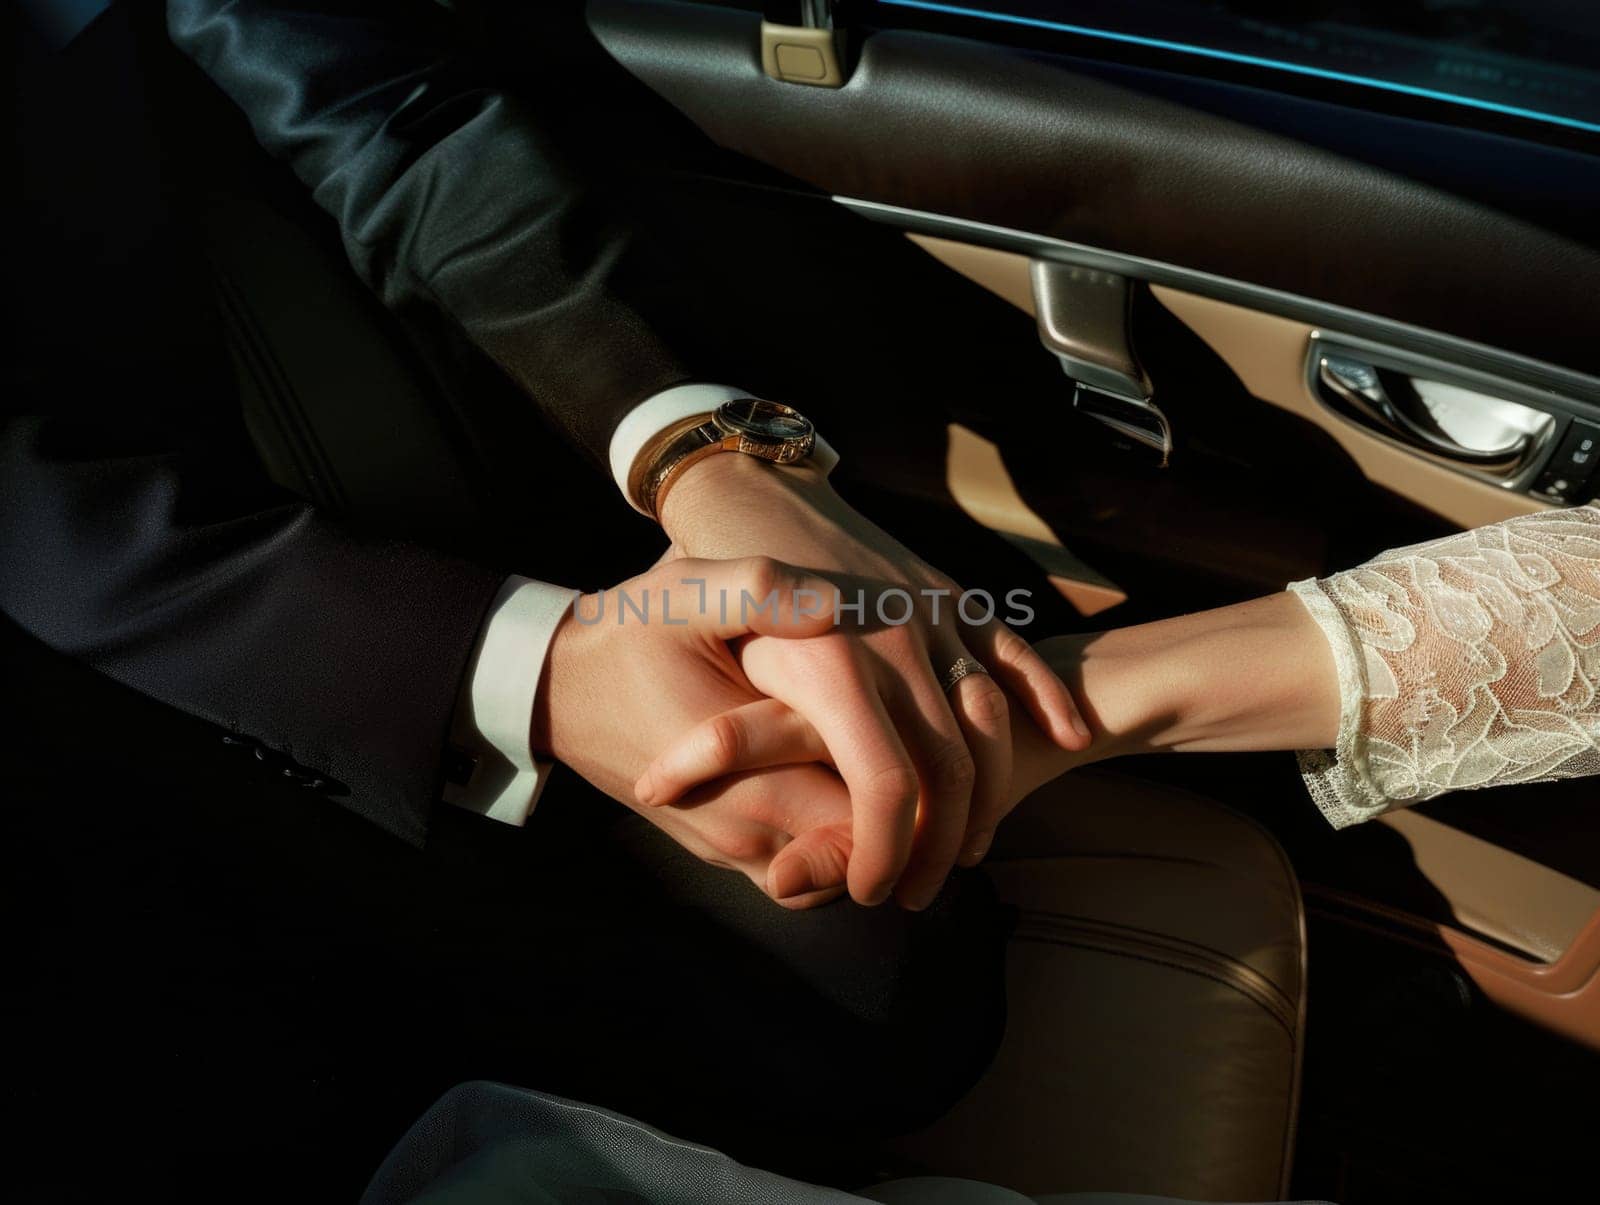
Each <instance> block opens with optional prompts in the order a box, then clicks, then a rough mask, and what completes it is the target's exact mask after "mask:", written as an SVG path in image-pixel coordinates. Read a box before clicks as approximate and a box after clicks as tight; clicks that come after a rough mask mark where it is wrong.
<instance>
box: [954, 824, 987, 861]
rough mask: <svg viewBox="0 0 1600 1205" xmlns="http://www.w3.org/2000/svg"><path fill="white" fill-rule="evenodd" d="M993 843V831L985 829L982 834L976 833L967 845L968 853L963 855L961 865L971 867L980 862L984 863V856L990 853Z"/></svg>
mask: <svg viewBox="0 0 1600 1205" xmlns="http://www.w3.org/2000/svg"><path fill="white" fill-rule="evenodd" d="M993 842H994V833H993V831H991V830H989V829H985V830H984V831H983V832H981V833H975V834H974V835H973V838H972V840H971V841H970V842H968V844H967V851H966V853H964V854H962V855H961V865H963V866H969V867H970V866H976V865H977V864H978V863H979V862H981V861H983V856H984V855H985V854H987V853H988V852H989V846H990V845H991V844H993Z"/></svg>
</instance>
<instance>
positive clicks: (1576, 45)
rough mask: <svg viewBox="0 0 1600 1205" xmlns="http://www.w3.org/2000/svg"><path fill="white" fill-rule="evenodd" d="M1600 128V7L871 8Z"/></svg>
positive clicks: (1154, 4) (1528, 3)
mask: <svg viewBox="0 0 1600 1205" xmlns="http://www.w3.org/2000/svg"><path fill="white" fill-rule="evenodd" d="M872 7H873V8H875V9H876V10H878V16H879V17H880V18H882V19H884V20H885V22H886V23H889V22H890V21H892V15H893V12H894V10H901V11H902V12H909V11H912V10H917V11H921V12H923V13H929V14H942V15H945V16H950V17H963V18H968V19H972V20H982V21H987V22H990V23H992V24H993V25H995V26H997V27H998V26H1009V27H1011V28H1012V29H1013V30H1032V31H1036V32H1050V31H1054V32H1056V33H1059V34H1062V35H1070V36H1074V37H1079V38H1087V39H1094V40H1097V41H1099V42H1101V43H1102V44H1120V45H1122V46H1125V47H1138V48H1144V49H1147V50H1154V51H1163V52H1172V53H1177V54H1182V55H1186V56H1189V57H1190V58H1191V59H1192V60H1193V61H1194V62H1195V63H1199V62H1209V63H1211V64H1214V65H1217V66H1223V65H1229V64H1231V65H1233V66H1236V67H1240V68H1246V69H1254V70H1258V71H1259V70H1263V69H1265V70H1267V71H1273V72H1279V73H1281V74H1282V76H1283V79H1284V81H1285V82H1286V83H1287V82H1289V81H1290V80H1292V79H1293V78H1294V77H1299V78H1300V79H1302V80H1306V79H1311V80H1323V81H1331V82H1333V83H1342V84H1353V85H1359V86H1362V87H1366V88H1369V89H1375V90H1377V91H1379V92H1384V93H1388V94H1389V95H1391V96H1394V97H1396V98H1399V97H1412V98H1421V99H1423V100H1433V101H1443V102H1447V103H1450V104H1453V105H1457V106H1461V107H1463V108H1465V109H1466V110H1469V111H1471V110H1476V111H1477V112H1478V113H1480V114H1484V115H1488V114H1498V115H1500V116H1502V117H1504V116H1508V115H1509V116H1512V117H1520V118H1527V119H1531V120H1534V121H1539V122H1545V123H1549V124H1551V125H1555V126H1562V127H1566V128H1568V129H1576V130H1583V131H1592V132H1600V3H1596V0H962V2H959V3H945V2H944V0H877V3H875V4H874V5H873V6H872Z"/></svg>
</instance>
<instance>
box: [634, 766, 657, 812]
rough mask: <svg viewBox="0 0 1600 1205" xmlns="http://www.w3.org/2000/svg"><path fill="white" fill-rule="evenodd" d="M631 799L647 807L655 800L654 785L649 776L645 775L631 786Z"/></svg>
mask: <svg viewBox="0 0 1600 1205" xmlns="http://www.w3.org/2000/svg"><path fill="white" fill-rule="evenodd" d="M633 797H634V798H635V799H637V800H638V801H639V802H640V803H642V804H644V805H645V806H647V807H648V806H649V805H650V804H651V803H652V802H653V801H654V800H655V797H656V784H655V782H654V781H653V780H652V779H651V777H650V775H648V774H646V775H645V776H644V777H643V778H641V779H640V780H639V781H638V782H636V783H634V784H633Z"/></svg>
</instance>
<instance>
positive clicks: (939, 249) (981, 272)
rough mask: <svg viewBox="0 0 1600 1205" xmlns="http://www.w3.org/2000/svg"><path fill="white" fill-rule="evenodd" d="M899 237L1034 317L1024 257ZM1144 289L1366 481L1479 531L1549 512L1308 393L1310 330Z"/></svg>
mask: <svg viewBox="0 0 1600 1205" xmlns="http://www.w3.org/2000/svg"><path fill="white" fill-rule="evenodd" d="M906 237H907V238H909V239H910V240H911V241H912V242H914V243H915V244H916V245H917V246H919V247H921V248H922V249H923V250H924V251H926V252H927V253H928V254H929V255H932V256H933V257H934V258H935V259H937V260H939V261H940V262H941V263H943V264H945V265H946V266H947V267H950V268H952V269H954V270H955V271H957V272H959V273H961V275H963V276H965V277H967V278H968V279H969V280H971V281H973V282H975V283H976V284H979V285H982V286H983V287H984V288H986V289H988V290H989V291H990V292H991V293H994V294H995V295H996V296H998V297H1002V298H1004V299H1005V300H1006V301H1009V302H1010V303H1011V304H1012V305H1014V306H1016V307H1017V308H1018V309H1020V310H1023V311H1025V312H1026V313H1028V314H1033V313H1034V304H1033V285H1032V281H1031V279H1030V276H1029V263H1030V260H1029V258H1028V257H1027V256H1026V255H1021V254H1018V253H1017V252H1014V251H998V250H996V249H994V248H992V247H980V246H975V245H973V244H971V243H961V242H956V241H953V240H951V239H942V238H936V237H933V236H932V235H924V234H908V235H907V236H906ZM1150 291H1151V293H1152V294H1154V296H1155V297H1156V299H1157V300H1158V301H1160V302H1161V304H1162V305H1164V306H1166V308H1167V309H1168V310H1170V311H1171V312H1172V313H1173V314H1174V315H1176V316H1177V318H1178V319H1179V320H1180V321H1182V322H1183V323H1184V324H1185V325H1186V326H1188V327H1189V329H1190V330H1192V331H1194V333H1195V334H1196V335H1198V336H1199V337H1200V338H1201V339H1203V340H1204V341H1205V343H1206V345H1207V346H1209V347H1210V348H1211V350H1212V351H1214V352H1216V353H1217V355H1218V356H1219V357H1220V358H1221V359H1222V360H1223V362H1224V363H1226V364H1227V365H1228V367H1229V368H1231V369H1232V370H1233V372H1234V374H1235V375H1236V376H1237V377H1238V378H1239V380H1240V381H1241V382H1242V383H1243V385H1244V387H1245V388H1246V389H1247V390H1249V392H1250V393H1251V394H1252V395H1253V396H1254V397H1256V398H1258V399H1260V400H1261V401H1263V402H1266V403H1268V404H1269V405H1272V406H1276V407H1277V408H1278V409H1280V410H1286V411H1288V412H1289V413H1291V414H1295V415H1298V416H1299V417H1301V418H1303V419H1305V420H1306V421H1308V422H1310V423H1313V424H1315V425H1316V426H1318V427H1320V428H1322V429H1323V430H1324V431H1326V432H1327V433H1328V434H1329V435H1330V436H1332V437H1333V439H1334V440H1336V441H1337V442H1338V444H1339V446H1340V447H1342V448H1343V449H1344V450H1345V452H1346V453H1347V454H1348V455H1349V456H1350V458H1351V459H1352V460H1353V461H1355V463H1356V464H1357V466H1358V467H1359V468H1360V469H1361V471H1362V473H1363V474H1364V475H1365V476H1366V477H1367V479H1368V480H1369V481H1372V482H1373V483H1374V484H1376V485H1380V486H1382V487H1384V488H1385V489H1388V490H1391V491H1393V492H1394V493H1396V494H1399V495H1400V496H1401V497H1404V498H1407V499H1409V500H1410V501H1412V502H1415V503H1416V504H1417V505H1419V506H1423V507H1426V508H1427V509H1428V510H1431V511H1433V512H1434V513H1435V514H1438V515H1440V516H1442V517H1443V518H1446V519H1449V520H1450V521H1452V522H1454V523H1456V524H1459V525H1460V526H1462V527H1481V526H1483V525H1484V524H1487V523H1496V522H1499V521H1500V520H1502V519H1508V518H1510V517H1512V516H1513V515H1522V514H1530V513H1532V512H1534V511H1539V510H1545V509H1548V507H1547V506H1546V504H1545V503H1543V502H1539V501H1537V500H1535V499H1533V498H1530V497H1528V496H1526V495H1524V494H1515V493H1511V492H1510V491H1508V490H1503V489H1500V488H1499V487H1497V486H1493V485H1489V484H1488V483H1486V482H1482V481H1478V480H1476V479H1474V478H1472V477H1468V476H1465V475H1463V474H1461V473H1458V472H1456V471H1454V470H1453V469H1450V468H1446V467H1445V466H1443V465H1441V464H1436V463H1434V462H1433V461H1430V460H1426V459H1423V458H1422V457H1419V456H1414V455H1412V454H1411V453H1410V452H1407V451H1405V450H1404V449H1401V448H1397V447H1395V446H1394V445H1393V444H1390V443H1388V442H1386V441H1384V440H1382V439H1380V438H1379V437H1377V436H1376V435H1372V434H1370V433H1368V432H1366V431H1363V430H1362V429H1361V428H1359V427H1357V426H1355V425H1354V424H1352V423H1349V422H1347V421H1345V420H1344V419H1342V418H1340V417H1339V416H1338V415H1336V414H1334V413H1333V412H1332V411H1330V410H1328V409H1327V408H1326V407H1325V406H1323V405H1322V404H1321V403H1320V402H1318V401H1317V399H1316V398H1315V397H1314V396H1312V393H1311V389H1310V386H1309V384H1308V382H1307V381H1306V377H1305V358H1306V354H1307V350H1308V347H1309V343H1310V339H1311V334H1312V331H1313V330H1314V329H1315V328H1314V327H1312V326H1309V325H1308V324H1306V323H1304V322H1299V321H1296V320H1295V319H1292V318H1282V317H1279V316H1278V315H1276V314H1267V313H1263V312H1261V311H1260V310H1253V309H1250V308H1248V307H1246V306H1240V305H1234V304H1233V303H1231V302H1226V301H1217V300H1215V299H1213V298H1210V297H1202V296H1200V295H1199V294H1196V293H1187V292H1184V291H1183V290H1181V289H1174V288H1169V287H1167V286H1166V285H1151V286H1150ZM1168 417H1169V418H1170V419H1171V420H1172V422H1173V425H1174V428H1175V430H1177V431H1178V432H1179V433H1180V434H1181V431H1182V428H1183V424H1184V422H1185V416H1184V413H1183V411H1182V410H1181V409H1173V408H1170V407H1169V408H1168Z"/></svg>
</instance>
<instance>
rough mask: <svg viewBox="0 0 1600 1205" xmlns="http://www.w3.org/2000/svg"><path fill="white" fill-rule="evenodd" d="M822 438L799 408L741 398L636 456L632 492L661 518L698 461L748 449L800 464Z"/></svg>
mask: <svg viewBox="0 0 1600 1205" xmlns="http://www.w3.org/2000/svg"><path fill="white" fill-rule="evenodd" d="M816 442H817V431H816V428H815V427H813V426H812V425H811V420H810V419H808V418H807V417H806V416H805V415H803V414H801V413H800V412H799V411H798V410H796V409H794V408H793V407H790V406H785V405H783V404H782V403H781V402H768V401H764V400H762V399H760V398H753V397H744V398H735V399H734V400H733V401H731V402H724V403H723V404H722V405H721V406H719V407H717V409H716V410H715V411H714V412H713V413H711V414H704V415H699V416H696V417H694V418H689V419H685V420H684V421H683V422H681V423H678V424H677V425H676V426H673V427H669V428H668V429H667V430H665V431H663V432H662V433H661V434H660V435H659V436H657V437H656V439H655V440H654V441H653V442H652V443H651V444H650V445H649V446H648V447H646V448H645V449H644V451H643V452H641V453H640V455H639V457H638V459H636V460H635V461H634V464H633V471H632V473H630V474H629V478H628V492H629V493H630V494H631V495H632V496H633V499H634V501H635V502H637V503H638V504H639V505H640V507H641V508H643V510H644V512H645V514H647V515H649V516H650V517H651V518H653V519H657V520H659V519H660V517H661V504H662V503H663V502H664V501H665V500H666V497H667V491H668V490H670V489H671V488H672V486H673V484H674V483H675V482H676V481H677V480H678V478H679V477H681V476H682V475H683V471H684V470H685V469H687V468H688V467H689V466H690V465H691V464H694V463H695V461H697V460H703V459H704V458H705V457H707V456H710V455H712V454H714V453H716V452H743V453H744V454H745V455H746V456H756V457H759V458H760V459H762V460H767V461H771V462H772V463H773V464H794V463H795V462H796V461H799V460H804V459H805V458H806V457H807V456H809V455H811V450H812V448H814V447H815V446H816Z"/></svg>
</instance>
